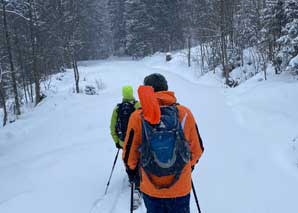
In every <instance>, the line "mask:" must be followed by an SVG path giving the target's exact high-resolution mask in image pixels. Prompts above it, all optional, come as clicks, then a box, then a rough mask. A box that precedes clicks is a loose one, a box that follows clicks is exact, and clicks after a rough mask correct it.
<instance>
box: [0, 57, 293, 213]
mask: <svg viewBox="0 0 298 213" xmlns="http://www.w3.org/2000/svg"><path fill="white" fill-rule="evenodd" d="M79 69H80V73H81V79H82V82H81V84H82V87H83V86H84V85H94V86H96V83H95V81H96V80H98V79H100V81H102V82H103V83H104V89H103V90H99V91H98V94H97V95H94V96H88V95H84V94H83V93H82V94H78V95H77V94H74V93H73V92H72V91H73V87H74V80H73V73H72V72H71V71H67V72H66V73H64V74H58V75H56V76H55V77H54V78H53V82H52V87H51V90H49V91H47V98H46V99H45V100H44V101H43V102H42V103H41V104H39V105H38V106H37V107H36V108H35V109H34V110H32V111H29V112H26V113H25V114H23V115H22V116H21V117H20V118H19V120H17V122H15V123H12V124H9V125H7V126H6V127H5V128H0V212H1V213H20V212H26V213H89V212H93V213H125V212H129V204H130V189H129V186H128V180H127V177H126V173H125V170H124V165H123V163H122V160H121V159H120V158H121V156H119V159H118V162H117V164H116V167H115V171H114V174H113V177H112V180H111V183H110V187H109V191H108V194H107V195H106V196H104V195H103V194H104V191H105V187H106V184H107V181H108V178H109V175H110V171H111V168H112V164H113V160H114V157H115V154H116V149H115V147H114V143H113V141H112V138H111V136H110V134H109V124H110V118H111V114H112V110H113V108H114V106H115V105H116V104H117V103H118V102H120V101H121V87H122V86H123V85H127V84H130V85H132V86H133V87H134V88H135V90H136V89H137V88H138V86H139V85H141V84H142V82H143V79H144V77H145V76H146V75H148V74H150V73H154V72H160V73H162V74H163V75H165V76H166V78H167V79H168V84H169V89H170V90H173V91H175V93H176V96H177V99H178V102H179V103H180V104H183V105H186V106H187V107H189V108H190V109H191V110H192V112H193V114H194V116H195V118H196V120H197V123H198V127H199V130H200V133H201V136H202V139H203V142H204V146H205V153H204V155H203V157H202V158H201V160H200V162H199V164H198V165H197V167H196V169H195V170H194V172H193V180H194V183H195V186H196V191H197V193H198V197H199V201H200V206H201V209H202V212H206V213H218V212H222V213H280V212H285V213H297V211H298V203H297V195H298V110H297V104H298V93H297V91H298V82H297V80H294V79H291V77H290V76H288V75H287V74H283V75H281V76H277V77H275V76H274V75H273V74H271V75H270V73H269V75H268V79H269V80H268V81H259V79H260V78H261V76H260V75H261V74H258V75H256V76H254V77H253V78H251V79H250V80H248V81H247V82H245V83H243V84H242V85H240V86H239V87H238V88H235V89H227V88H224V87H223V86H222V84H221V79H220V77H219V75H218V74H217V73H216V74H215V75H214V74H212V73H211V72H210V73H208V74H207V75H204V76H203V77H201V78H197V77H196V74H194V73H195V72H194V68H190V69H189V68H187V67H186V63H183V62H182V60H180V59H179V60H178V59H175V55H174V59H173V61H171V62H169V63H166V62H165V55H164V54H157V55H155V56H153V57H148V58H146V59H144V60H141V61H131V60H128V59H121V60H120V59H115V58H114V59H110V60H105V61H93V62H84V63H81V65H80V67H79ZM59 77H60V78H61V79H62V80H61V81H60V80H57V79H58V78H59ZM135 96H136V97H137V95H136V91H135ZM120 154H121V153H120ZM135 212H137V213H138V212H139V213H145V212H146V210H145V207H144V204H143V205H142V206H141V207H140V208H139V209H138V210H137V211H135ZM191 212H197V210H196V206H195V202H194V198H193V196H192V197H191Z"/></svg>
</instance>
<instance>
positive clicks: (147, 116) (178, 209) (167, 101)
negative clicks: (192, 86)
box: [122, 73, 204, 213]
mask: <svg viewBox="0 0 298 213" xmlns="http://www.w3.org/2000/svg"><path fill="white" fill-rule="evenodd" d="M138 92H139V98H140V101H141V105H142V108H141V109H138V110H136V111H135V112H134V113H133V114H132V115H131V117H130V120H129V124H128V129H127V135H126V138H125V142H124V146H123V155H122V158H123V161H124V163H125V166H126V169H127V173H128V175H129V176H130V180H133V179H134V177H137V176H138V175H137V174H138V173H139V174H140V177H141V183H140V190H141V192H142V193H143V199H144V202H145V206H146V208H147V213H167V212H175V213H189V212H190V209H189V205H190V192H191V173H192V170H193V169H194V167H195V165H196V163H197V162H198V161H199V159H200V157H201V155H202V153H203V151H204V147H203V143H202V139H201V137H200V134H199V131H198V127H197V124H196V121H195V119H194V117H193V115H192V113H191V111H190V110H189V109H188V108H186V107H185V106H183V105H180V104H177V100H176V97H175V94H174V92H172V91H168V84H167V81H166V79H165V77H164V76H162V75H161V74H157V73H155V74H151V75H149V76H147V77H146V78H145V79H144V86H141V87H140V88H139V91H138ZM175 111H176V114H175ZM175 117H177V119H176V118H175ZM167 119H168V120H167ZM171 119H172V120H171ZM175 119H176V120H178V122H177V128H172V129H174V130H173V131H176V132H175V133H174V135H175V138H176V141H177V142H175V144H178V143H179V144H180V145H179V146H178V145H177V146H175V144H174V146H175V147H174V149H173V147H172V148H171V145H168V144H167V143H168V141H170V140H171V139H170V138H171V136H170V135H169V136H167V135H166V134H168V133H169V131H170V132H172V130H171V129H170V130H169V129H167V131H164V132H163V133H158V134H160V135H158V137H155V139H154V136H152V134H154V133H152V132H155V133H156V132H159V130H162V129H163V128H167V126H169V125H171V123H175ZM167 121H168V123H167ZM173 125H174V124H173ZM175 125H176V124H175ZM150 128H151V130H152V131H151V130H149V129H150ZM169 128H171V127H169ZM153 129H154V130H153ZM156 129H157V130H156ZM148 135H149V136H148ZM163 135H166V137H163ZM176 136H177V137H176ZM161 138H163V139H161ZM154 140H155V141H154ZM158 140H160V141H158ZM162 140H164V141H162ZM153 143H154V144H153ZM161 143H164V147H163V149H160V150H162V151H160V150H159V151H160V152H159V151H158V149H157V150H155V151H156V152H155V151H152V150H151V151H149V152H150V153H152V152H154V153H155V154H154V157H151V158H150V159H151V160H152V159H154V160H155V162H153V160H152V163H151V162H150V161H149V160H148V161H147V159H146V157H148V153H145V151H146V149H148V147H150V149H154V147H155V146H156V144H157V146H159V144H161ZM147 144H149V146H145V145H147ZM169 144H170V143H169ZM145 147H146V148H145ZM165 147H166V148H165ZM167 147H168V148H169V149H171V150H176V149H177V150H179V151H177V152H176V153H175V152H173V153H174V154H173V156H175V160H176V158H177V159H180V160H181V162H182V161H183V160H184V164H183V167H182V168H180V170H177V171H175V170H174V173H173V170H172V169H171V168H170V167H169V166H173V165H172V164H171V165H170V164H169V159H167V158H166V156H167V155H168V154H167V153H171V152H168V151H167ZM177 147H183V148H180V149H178V148H177ZM185 147H186V148H185ZM183 150H184V151H183ZM158 152H159V153H158ZM182 152H184V153H185V155H182V154H181V153H182ZM187 153H189V156H188V154H187ZM179 156H180V157H179ZM176 161H177V160H176ZM148 162H149V163H148ZM152 164H156V165H155V166H154V169H152V168H150V165H152ZM148 165H149V166H148ZM158 165H163V168H167V169H168V170H167V169H162V168H161V167H158ZM179 165H181V163H180V164H179ZM156 168H160V169H156ZM158 170H160V173H159V171H158ZM164 170H165V171H164ZM151 171H155V172H157V173H159V174H156V173H154V172H153V173H154V174H153V173H151ZM171 172H172V173H171ZM165 174H170V175H165Z"/></svg>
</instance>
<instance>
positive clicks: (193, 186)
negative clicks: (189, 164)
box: [191, 180, 201, 213]
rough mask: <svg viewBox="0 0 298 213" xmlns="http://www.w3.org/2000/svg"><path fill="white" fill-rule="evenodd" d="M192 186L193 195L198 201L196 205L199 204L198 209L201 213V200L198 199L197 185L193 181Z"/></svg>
mask: <svg viewBox="0 0 298 213" xmlns="http://www.w3.org/2000/svg"><path fill="white" fill-rule="evenodd" d="M191 186H192V191H193V194H194V196H195V200H196V204H197V207H198V211H199V213H201V208H200V204H199V199H198V197H197V193H196V189H195V185H194V184H193V181H192V180H191Z"/></svg>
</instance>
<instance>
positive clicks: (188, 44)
mask: <svg viewBox="0 0 298 213" xmlns="http://www.w3.org/2000/svg"><path fill="white" fill-rule="evenodd" d="M187 48H188V54H187V59H188V67H190V66H191V61H190V58H191V37H190V36H188V38H187Z"/></svg>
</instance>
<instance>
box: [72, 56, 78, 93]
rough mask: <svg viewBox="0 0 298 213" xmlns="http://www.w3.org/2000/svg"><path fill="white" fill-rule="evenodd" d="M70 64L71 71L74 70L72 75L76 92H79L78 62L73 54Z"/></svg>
mask: <svg viewBox="0 0 298 213" xmlns="http://www.w3.org/2000/svg"><path fill="white" fill-rule="evenodd" d="M72 65H73V72H74V77H75V85H76V93H80V87H79V81H80V73H79V69H78V63H77V60H76V59H75V57H74V56H73V60H72Z"/></svg>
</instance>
